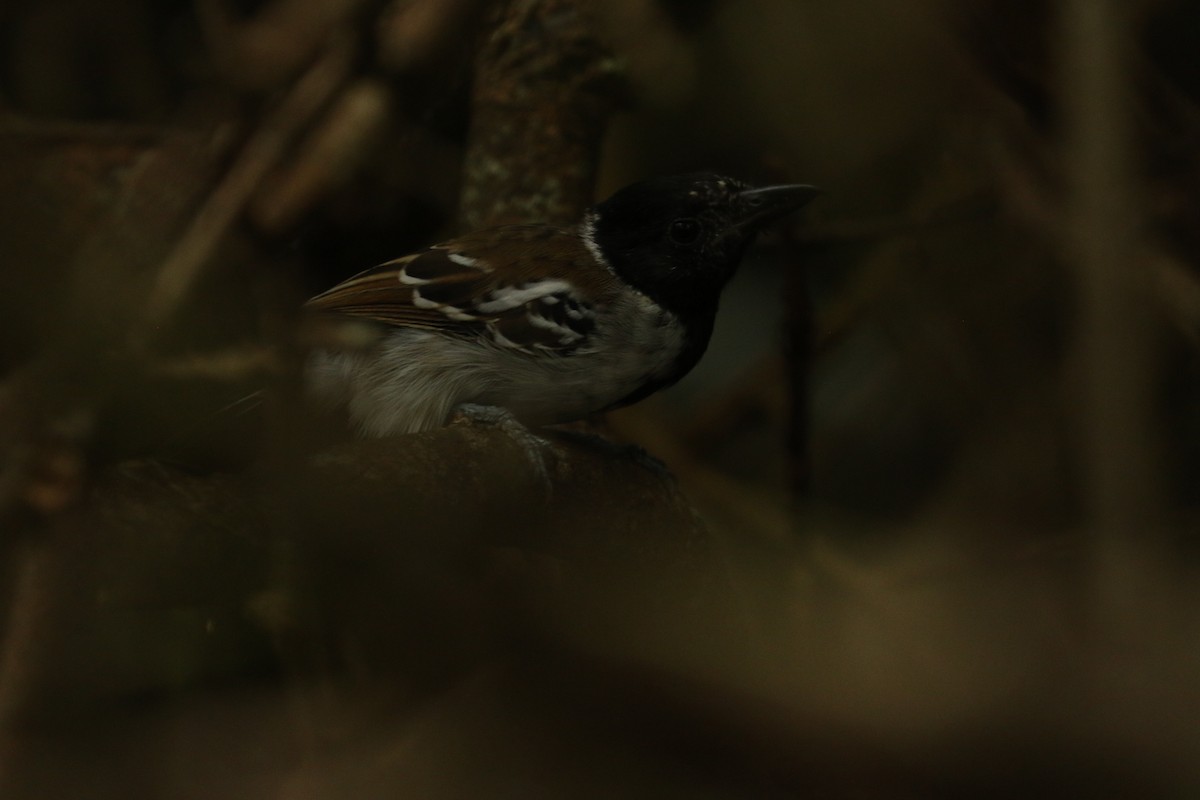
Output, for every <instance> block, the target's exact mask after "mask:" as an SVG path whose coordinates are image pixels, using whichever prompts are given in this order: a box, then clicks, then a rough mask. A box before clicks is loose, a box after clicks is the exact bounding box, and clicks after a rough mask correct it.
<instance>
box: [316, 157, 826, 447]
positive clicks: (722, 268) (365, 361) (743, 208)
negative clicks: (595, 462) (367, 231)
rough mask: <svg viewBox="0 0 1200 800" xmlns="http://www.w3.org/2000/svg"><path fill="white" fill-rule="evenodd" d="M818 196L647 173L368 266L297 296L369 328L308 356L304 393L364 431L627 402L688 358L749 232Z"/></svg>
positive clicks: (543, 422) (694, 357)
mask: <svg viewBox="0 0 1200 800" xmlns="http://www.w3.org/2000/svg"><path fill="white" fill-rule="evenodd" d="M818 194H820V190H818V189H817V188H815V187H813V186H810V185H808V184H788V185H772V186H764V187H753V186H750V185H748V184H746V183H744V182H742V181H740V180H737V179H734V178H731V177H727V176H724V175H718V174H715V173H708V172H704V173H690V174H685V175H673V176H666V177H654V178H649V179H646V180H642V181H640V182H637V183H633V184H631V185H629V186H626V187H624V188H622V189H620V190H618V191H617V192H615V193H614V194H612V195H611V196H610V197H608V198H607V199H606V200H604V201H603V202H600V203H598V204H596V205H594V206H592V207H591V208H589V209H588V210H587V211H586V212H585V213H584V215H583V217H582V219H581V220H580V221H579V222H578V223H577V224H575V225H571V226H557V225H550V224H519V225H504V226H498V227H493V228H487V229H483V230H479V231H475V232H471V233H467V234H465V235H462V236H459V237H457V238H454V239H451V240H449V241H445V242H442V243H440V244H434V245H432V246H430V247H427V248H425V249H423V250H420V251H418V252H415V253H412V254H410V255H406V256H404V257H402V258H397V259H394V260H392V261H388V262H386V263H383V264H380V265H379V266H376V267H374V268H372V269H368V270H366V271H365V272H362V273H360V274H358V275H355V276H353V277H351V278H349V279H347V280H345V281H343V282H341V283H339V284H337V285H336V286H334V287H333V288H331V289H329V290H328V291H325V292H323V293H321V294H318V295H317V296H315V297H313V298H312V299H311V300H309V301H308V302H307V304H306V305H305V308H306V310H307V311H308V312H310V313H312V314H315V315H318V316H320V317H321V318H322V319H324V320H326V321H337V322H338V323H339V324H342V323H346V324H357V325H358V326H359V327H358V328H357V330H359V331H362V332H365V333H366V335H365V336H361V337H351V338H353V339H354V341H355V342H356V344H355V345H353V346H324V347H317V348H315V349H314V350H313V351H312V352H311V353H310V355H309V357H308V361H307V363H306V366H305V380H306V384H307V387H308V392H309V394H310V395H311V397H312V398H313V399H315V400H316V401H317V403H318V404H319V405H321V406H325V407H329V408H340V409H342V410H343V412H344V413H346V414H347V415H348V417H349V420H350V422H351V424H352V425H353V426H354V427H355V428H356V429H357V431H358V432H359V433H360V434H362V435H364V436H367V437H382V436H389V435H394V434H411V433H419V432H423V431H428V430H432V429H436V428H439V427H442V426H445V425H446V424H448V422H449V421H450V420H451V419H452V418H453V417H455V415H456V414H464V415H466V416H467V417H469V418H471V419H478V420H482V421H490V422H497V421H502V422H505V423H515V424H516V425H517V426H518V427H522V428H524V429H526V430H528V429H532V428H539V427H543V426H547V425H554V424H559V423H566V422H571V421H576V420H580V419H584V418H587V417H589V416H591V415H593V414H596V413H599V412H604V411H608V410H612V409H615V408H619V407H622V406H626V405H630V404H632V403H636V402H638V401H639V400H642V399H643V398H645V397H648V396H649V395H651V394H653V393H654V392H656V391H658V390H660V389H663V388H666V387H668V386H670V385H672V384H674V383H675V382H676V381H678V380H679V379H680V378H682V377H683V376H684V375H686V374H687V373H688V372H689V371H690V370H691V369H692V368H693V367H694V366H695V365H696V363H697V362H698V361H699V360H700V358H701V356H702V355H703V354H704V351H705V349H706V348H707V346H708V342H709V339H710V337H711V335H712V331H713V324H714V320H715V318H716V313H717V307H718V302H719V299H720V296H721V291H722V289H723V288H724V287H725V285H726V284H727V283H728V281H729V279H730V278H731V277H732V276H733V275H734V273H735V272H736V271H737V268H738V265H739V263H740V261H741V260H742V257H743V255H744V254H745V252H746V249H747V248H748V247H749V245H750V244H751V242H752V241H753V240H754V238H755V236H756V235H757V233H758V232H759V231H760V230H762V229H763V228H764V227H765V226H766V225H767V224H768V223H770V222H772V221H774V220H777V219H779V218H780V217H782V216H784V215H786V214H788V213H789V212H792V211H794V210H796V209H799V208H800V207H802V206H804V205H805V204H807V203H808V202H809V201H811V200H812V199H813V198H815V197H816V196H817V195H818Z"/></svg>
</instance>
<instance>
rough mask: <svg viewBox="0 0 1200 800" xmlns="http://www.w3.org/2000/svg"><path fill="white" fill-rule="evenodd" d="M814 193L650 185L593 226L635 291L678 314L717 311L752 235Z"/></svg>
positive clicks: (605, 210) (626, 193) (625, 192)
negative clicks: (717, 304) (727, 284)
mask: <svg viewBox="0 0 1200 800" xmlns="http://www.w3.org/2000/svg"><path fill="white" fill-rule="evenodd" d="M817 193H818V192H817V190H816V189H814V188H813V187H811V186H804V185H792V186H771V187H766V188H761V189H754V188H751V187H750V186H748V185H747V184H745V183H743V182H741V181H739V180H736V179H734V178H729V177H725V176H722V175H716V174H713V173H692V174H688V175H675V176H671V177H664V178H652V179H650V180H645V181H642V182H640V183H635V184H632V185H630V186H626V187H625V188H624V189H621V190H620V191H618V192H617V193H616V194H614V195H613V196H612V197H610V198H608V199H607V200H605V201H604V202H602V203H600V204H599V205H597V206H596V207H595V208H594V209H593V210H592V212H591V213H590V215H589V217H588V224H589V225H590V226H591V230H590V233H591V235H592V237H593V241H594V243H595V245H596V247H597V248H598V249H599V251H600V253H601V255H603V256H604V258H605V260H606V261H607V262H608V263H609V264H610V265H611V266H612V268H613V270H614V271H615V272H616V273H617V275H618V276H620V277H621V278H622V279H623V280H624V281H626V282H627V283H629V284H630V285H631V286H633V287H634V288H636V289H638V290H639V291H641V292H643V293H644V294H646V295H647V296H649V297H650V298H651V299H652V300H654V301H655V302H657V303H659V304H660V305H662V306H663V307H664V308H668V309H670V310H672V311H675V312H679V313H692V312H694V311H696V310H705V311H707V310H709V309H710V308H711V309H713V310H715V307H716V303H717V299H718V297H719V296H720V293H721V289H722V288H723V287H724V286H725V284H726V282H728V280H729V279H730V278H731V277H732V276H733V273H734V272H735V271H736V270H737V267H738V263H739V262H740V261H741V259H742V255H743V254H744V253H745V251H746V248H747V247H748V246H749V244H750V242H751V241H753V239H754V236H755V234H757V233H758V231H759V230H760V229H761V228H762V227H763V225H765V224H766V223H767V222H770V221H771V220H774V219H776V218H778V217H780V216H782V215H783V214H785V213H787V212H788V211H791V210H793V209H796V208H799V207H800V206H802V205H804V204H805V203H807V202H808V201H809V200H811V199H812V198H813V197H814V196H815V195H816V194H817Z"/></svg>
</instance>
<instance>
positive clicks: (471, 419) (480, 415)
mask: <svg viewBox="0 0 1200 800" xmlns="http://www.w3.org/2000/svg"><path fill="white" fill-rule="evenodd" d="M450 422H451V424H468V425H477V426H481V427H489V428H497V429H499V430H501V431H503V432H504V433H506V434H508V436H509V438H511V439H512V440H513V441H514V442H516V443H517V445H518V446H519V447H520V448H521V450H522V451H524V453H525V457H526V458H527V459H528V460H529V463H530V465H531V466H532V467H533V471H534V474H535V475H536V476H537V478H538V481H539V483H541V485H542V488H543V489H544V490H545V492H546V495H547V497H549V496H550V494H551V493H552V489H553V485H554V484H553V480H552V475H553V474H554V473H555V471H556V470H557V467H558V459H559V450H558V448H557V447H555V446H554V444H553V443H552V442H550V440H548V439H544V438H542V437H541V436H538V435H537V434H535V433H534V432H533V431H531V430H529V428H527V427H525V426H524V425H523V424H521V422H520V421H519V420H518V419H517V418H516V417H514V416H513V415H512V412H511V411H509V410H508V409H506V408H501V407H500V406H485V405H480V404H478V403H463V404H462V405H460V406H458V407H457V408H455V409H454V413H453V414H452V415H451V417H450Z"/></svg>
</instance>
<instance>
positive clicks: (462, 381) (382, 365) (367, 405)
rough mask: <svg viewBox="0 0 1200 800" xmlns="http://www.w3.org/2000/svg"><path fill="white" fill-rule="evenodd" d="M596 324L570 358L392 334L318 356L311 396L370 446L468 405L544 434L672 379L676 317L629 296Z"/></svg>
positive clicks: (310, 372)
mask: <svg viewBox="0 0 1200 800" xmlns="http://www.w3.org/2000/svg"><path fill="white" fill-rule="evenodd" d="M596 323H597V324H596V328H595V330H594V331H592V333H591V334H590V335H589V336H588V340H587V342H586V343H585V344H583V345H582V346H581V347H579V348H578V349H576V350H574V351H572V352H570V353H569V354H567V355H555V354H552V353H545V354H534V355H531V354H528V353H525V352H522V351H520V350H515V349H512V348H509V347H504V346H503V345H500V344H495V343H492V342H490V341H487V340H484V339H463V338H459V337H454V336H447V335H444V334H441V333H436V332H432V331H427V330H420V329H415V328H395V329H393V330H391V331H389V333H388V334H387V336H386V338H385V339H384V340H383V341H382V342H381V343H380V344H379V345H378V346H377V347H376V348H375V349H372V350H370V351H367V352H360V353H342V352H332V351H318V352H316V353H314V354H313V355H312V357H311V358H310V361H309V363H308V369H307V379H308V385H309V390H310V392H311V394H312V395H313V396H314V397H315V398H317V399H318V401H320V402H322V403H324V404H326V405H331V406H344V407H345V408H346V409H347V411H348V412H349V415H350V418H351V420H352V422H353V423H354V424H355V425H356V426H357V427H358V428H359V429H360V430H361V431H362V433H364V434H366V435H368V436H385V435H388V434H396V433H415V432H418V431H423V430H429V429H431V428H437V427H440V426H442V425H444V424H445V423H446V420H447V419H448V417H449V416H450V414H451V413H452V412H453V411H454V409H455V407H457V406H459V405H462V404H464V403H478V404H482V405H494V406H501V407H503V408H506V409H508V410H509V411H510V412H512V413H513V415H514V416H516V417H517V419H519V420H521V421H522V422H524V423H525V424H527V425H545V424H553V423H556V422H567V421H570V420H575V419H580V418H582V417H585V416H587V415H588V414H590V413H593V412H595V411H599V410H601V409H603V408H606V407H608V406H610V405H612V404H613V403H616V402H617V401H619V400H621V399H622V398H624V397H626V396H628V395H629V394H630V393H632V392H633V391H635V390H636V389H638V388H639V387H640V386H642V385H643V384H644V383H646V382H647V381H648V380H653V379H654V378H656V377H661V376H663V375H665V374H666V373H667V372H669V370H670V369H671V366H672V364H673V363H674V361H675V359H676V357H677V356H678V355H679V352H680V350H681V349H682V348H683V344H684V342H683V331H682V329H681V327H680V325H679V323H678V321H677V320H676V318H675V317H674V315H672V314H670V313H669V312H666V311H663V310H662V309H660V308H659V307H658V306H657V305H655V304H654V303H652V302H651V301H650V300H649V299H647V298H646V297H645V296H643V295H641V294H638V293H635V292H629V293H627V294H626V295H624V296H623V297H621V298H619V299H618V300H617V301H616V302H615V303H614V304H613V305H612V306H610V308H609V309H608V313H605V314H602V315H599V316H598V318H597V320H596Z"/></svg>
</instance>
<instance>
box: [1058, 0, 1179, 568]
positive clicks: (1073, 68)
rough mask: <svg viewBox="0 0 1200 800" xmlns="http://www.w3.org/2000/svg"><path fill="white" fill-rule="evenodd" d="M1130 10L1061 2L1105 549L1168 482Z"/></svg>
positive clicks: (1093, 481) (1094, 483)
mask: <svg viewBox="0 0 1200 800" xmlns="http://www.w3.org/2000/svg"><path fill="white" fill-rule="evenodd" d="M1127 12H1128V9H1127V8H1126V6H1125V4H1124V3H1122V2H1117V1H1116V0H1071V1H1070V2H1067V3H1066V4H1065V5H1064V7H1063V34H1064V63H1063V86H1062V91H1063V100H1064V108H1065V111H1066V124H1067V136H1068V148H1069V149H1068V151H1067V169H1068V187H1069V190H1070V193H1069V194H1068V196H1067V213H1066V223H1067V226H1066V228H1065V232H1066V234H1065V235H1066V236H1067V241H1068V243H1069V244H1068V247H1069V251H1070V253H1071V255H1072V256H1073V257H1074V259H1073V260H1074V261H1075V263H1076V265H1077V267H1078V271H1077V285H1078V288H1079V292H1080V312H1079V318H1078V322H1077V327H1076V330H1075V337H1074V339H1075V341H1074V346H1075V347H1076V348H1077V349H1076V358H1077V359H1078V364H1079V367H1080V369H1081V370H1082V379H1083V383H1082V389H1081V391H1082V395H1081V397H1080V401H1081V403H1080V405H1081V408H1082V412H1083V416H1082V419H1083V430H1081V431H1080V435H1081V439H1080V447H1081V451H1082V453H1083V459H1082V463H1083V464H1084V465H1085V467H1084V468H1085V470H1086V471H1085V495H1086V497H1087V504H1088V510H1089V517H1090V518H1091V521H1092V523H1093V524H1094V525H1095V526H1096V527H1097V532H1098V533H1099V534H1100V535H1101V537H1102V540H1104V541H1106V543H1107V546H1109V547H1111V546H1114V545H1116V543H1117V541H1123V540H1125V539H1126V538H1127V537H1128V536H1129V535H1130V534H1132V533H1133V532H1134V531H1136V530H1143V531H1144V530H1145V527H1146V525H1147V524H1148V523H1150V521H1151V520H1153V519H1156V518H1157V517H1158V512H1159V505H1158V500H1157V497H1156V495H1157V487H1159V486H1161V482H1160V476H1159V475H1158V474H1157V469H1156V466H1155V461H1156V455H1157V453H1156V452H1155V447H1154V446H1153V445H1152V444H1151V443H1152V442H1154V441H1155V436H1154V434H1153V431H1152V429H1151V425H1150V420H1151V386H1152V384H1153V382H1154V378H1153V376H1154V374H1155V371H1154V358H1153V353H1154V349H1155V348H1154V333H1153V331H1154V325H1153V315H1152V314H1151V313H1150V309H1149V307H1148V304H1147V299H1148V294H1149V293H1148V291H1147V286H1146V280H1145V273H1144V272H1141V271H1139V270H1137V269H1136V264H1137V253H1138V249H1139V239H1140V237H1141V235H1142V224H1143V220H1142V218H1141V215H1140V214H1139V213H1138V209H1139V208H1140V207H1141V205H1142V203H1141V200H1140V198H1141V197H1142V187H1141V186H1140V185H1139V181H1138V180H1137V165H1136V159H1135V151H1134V140H1133V131H1134V117H1133V109H1134V105H1133V95H1132V88H1133V84H1132V77H1131V74H1130V66H1131V64H1132V59H1131V57H1130V51H1131V48H1132V47H1133V46H1134V42H1133V41H1132V39H1131V38H1130V36H1129V34H1128V30H1129V22H1130V19H1129V18H1128V15H1127ZM1110 566H1112V565H1110Z"/></svg>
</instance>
